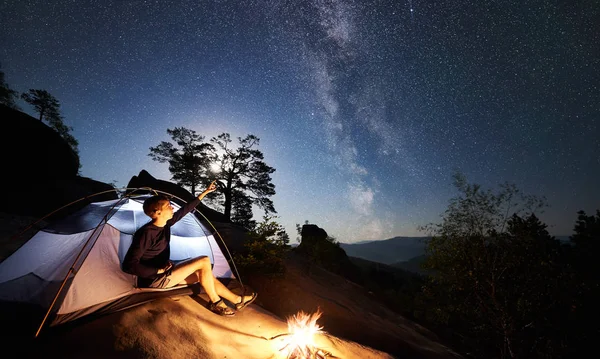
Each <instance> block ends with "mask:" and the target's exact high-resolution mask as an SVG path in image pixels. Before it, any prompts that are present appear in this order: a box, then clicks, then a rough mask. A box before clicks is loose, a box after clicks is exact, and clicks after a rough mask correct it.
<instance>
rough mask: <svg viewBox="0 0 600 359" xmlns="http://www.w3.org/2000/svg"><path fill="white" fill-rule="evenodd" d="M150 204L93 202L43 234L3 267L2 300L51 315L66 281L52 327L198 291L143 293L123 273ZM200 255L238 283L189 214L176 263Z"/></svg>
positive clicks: (175, 239)
mask: <svg viewBox="0 0 600 359" xmlns="http://www.w3.org/2000/svg"><path fill="white" fill-rule="evenodd" d="M147 197H148V196H141V197H137V198H123V199H118V200H111V201H105V202H96V203H91V204H89V205H87V206H86V207H84V208H82V209H80V210H79V211H77V212H75V213H73V214H71V215H69V216H67V217H65V218H64V219H62V220H59V221H56V222H54V223H52V224H49V225H48V226H47V227H46V228H44V229H43V230H41V231H39V232H38V233H37V234H35V235H34V236H33V237H32V238H31V239H30V240H29V241H28V242H27V243H25V244H24V245H23V246H22V247H21V248H19V250H17V251H16V252H15V253H13V254H12V255H11V256H10V257H8V258H6V259H5V260H4V261H3V262H2V263H0V300H3V301H10V302H23V303H30V304H33V305H37V306H40V307H42V308H46V309H48V308H50V306H51V305H52V301H53V300H54V298H55V297H56V295H57V293H58V291H59V288H60V287H61V285H62V283H63V281H65V285H64V286H63V289H62V290H61V291H60V295H59V296H58V299H57V301H56V303H55V304H54V307H53V314H54V318H55V320H54V321H53V322H52V323H51V324H58V323H59V322H64V321H70V320H73V319H77V318H79V317H82V316H85V315H89V314H91V313H94V312H100V311H102V312H110V311H114V310H119V309H123V307H127V306H132V305H135V304H136V302H144V301H148V300H151V298H153V297H156V296H161V295H164V294H165V293H167V294H168V295H171V294H172V293H171V292H175V291H179V292H181V291H182V289H183V291H184V292H186V293H187V292H190V290H189V288H188V289H185V288H183V287H186V286H178V287H175V288H169V289H162V290H156V289H150V288H136V287H135V283H136V278H135V276H134V275H131V274H127V273H125V272H123V271H122V270H121V264H122V261H123V258H124V257H125V254H126V253H127V250H128V249H129V246H130V245H131V240H132V236H133V233H134V232H135V231H136V230H137V229H138V228H140V227H141V226H142V225H144V224H145V223H147V222H148V221H149V218H148V217H147V216H146V215H145V214H144V213H143V209H142V203H143V200H144V199H145V198H147ZM173 206H174V207H175V209H178V208H179V207H180V206H178V205H177V204H173ZM197 256H208V257H209V258H210V261H211V263H212V264H213V273H214V275H215V276H216V277H217V278H219V279H221V280H224V281H227V280H230V279H234V278H235V277H234V275H233V273H232V271H231V268H230V266H229V263H228V262H227V259H226V258H225V256H224V255H223V252H222V251H221V249H220V247H219V246H218V245H217V243H216V241H215V238H214V236H213V234H212V233H211V231H209V230H208V228H207V227H206V226H205V225H203V224H202V223H201V222H200V221H199V220H198V218H197V217H196V216H194V215H193V214H192V213H188V214H187V215H186V216H184V217H183V218H182V219H181V220H180V221H179V222H177V223H176V224H175V225H174V226H173V227H172V229H171V260H173V261H174V262H177V261H181V260H185V259H188V258H192V257H197ZM71 268H72V271H71V272H69V270H70V269H71ZM67 274H68V275H69V276H68V278H65V277H66V276H67Z"/></svg>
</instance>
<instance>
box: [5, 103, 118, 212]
mask: <svg viewBox="0 0 600 359" xmlns="http://www.w3.org/2000/svg"><path fill="white" fill-rule="evenodd" d="M0 119H1V121H2V125H3V127H4V128H3V129H4V131H3V137H4V138H3V139H2V141H0V152H1V153H2V154H3V156H4V162H3V164H5V166H4V168H3V171H2V173H3V181H2V182H3V184H4V191H3V192H4V198H3V200H4V201H5V203H6V204H7V205H5V206H4V208H3V210H2V211H3V212H5V213H13V214H19V215H26V216H35V217H41V216H44V215H46V214H49V213H51V212H53V211H54V210H56V209H58V208H60V207H62V206H64V205H66V204H69V203H71V202H73V201H77V200H79V199H81V198H85V197H89V196H92V195H94V194H96V193H98V192H104V191H109V192H107V193H104V194H102V195H99V196H94V197H93V198H90V199H85V200H82V201H79V202H77V203H76V204H75V205H73V206H70V207H69V210H65V211H62V212H61V213H60V214H66V213H68V212H69V211H73V210H76V209H78V208H81V207H82V206H85V205H86V204H87V203H89V202H91V201H102V200H108V199H114V198H117V193H116V192H110V191H111V190H112V189H113V187H112V186H111V185H109V184H107V183H103V182H100V181H96V180H93V179H90V178H86V177H81V176H79V175H78V171H79V157H78V155H77V154H76V153H75V152H74V151H73V149H72V148H71V147H70V146H69V145H68V144H67V142H66V141H64V140H63V138H62V137H61V136H60V135H59V134H58V133H57V132H56V131H55V130H53V129H52V128H50V127H48V126H47V125H46V124H44V123H43V122H42V121H40V120H38V119H36V118H33V117H32V116H29V115H27V114H26V113H23V112H21V111H17V110H14V109H11V108H9V107H7V106H4V105H0ZM56 215H59V213H57V214H56Z"/></svg>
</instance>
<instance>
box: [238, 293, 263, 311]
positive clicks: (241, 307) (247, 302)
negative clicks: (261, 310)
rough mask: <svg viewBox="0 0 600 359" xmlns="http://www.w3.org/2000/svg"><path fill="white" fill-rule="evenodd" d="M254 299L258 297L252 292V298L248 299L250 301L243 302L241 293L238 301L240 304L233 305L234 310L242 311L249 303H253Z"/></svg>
mask: <svg viewBox="0 0 600 359" xmlns="http://www.w3.org/2000/svg"><path fill="white" fill-rule="evenodd" d="M256 297H258V293H256V292H254V293H252V298H250V299H248V300H247V301H245V302H244V294H243V293H242V295H241V298H242V299H240V302H239V303H237V304H236V305H235V309H236V310H242V309H244V308H245V307H246V306H248V305H249V304H250V303H252V302H254V301H255V300H256Z"/></svg>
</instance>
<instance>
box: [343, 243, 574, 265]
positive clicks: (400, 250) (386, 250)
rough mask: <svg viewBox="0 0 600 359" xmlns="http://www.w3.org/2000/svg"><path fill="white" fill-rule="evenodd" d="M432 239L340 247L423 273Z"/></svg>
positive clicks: (350, 252) (348, 252) (350, 244)
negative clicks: (427, 245)
mask: <svg viewBox="0 0 600 359" xmlns="http://www.w3.org/2000/svg"><path fill="white" fill-rule="evenodd" d="M554 237H555V238H556V239H557V240H559V241H561V242H563V243H568V242H569V236H567V235H562V236H554ZM430 238H431V237H394V238H390V239H385V240H381V241H362V242H357V243H340V247H342V249H344V251H346V254H347V255H348V256H349V257H355V258H362V259H366V260H369V261H372V262H378V263H383V264H388V265H391V266H393V267H396V268H401V269H405V270H409V271H411V272H421V270H420V269H419V265H420V263H421V262H423V260H424V259H425V247H426V241H427V240H429V239H430Z"/></svg>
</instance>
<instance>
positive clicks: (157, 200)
mask: <svg viewBox="0 0 600 359" xmlns="http://www.w3.org/2000/svg"><path fill="white" fill-rule="evenodd" d="M165 201H166V202H169V198H168V197H167V196H165V195H162V194H159V195H155V196H152V197H150V198H148V199H146V200H145V201H144V205H143V208H144V213H146V215H147V216H149V217H150V218H154V213H156V211H158V210H159V209H161V207H162V203H164V202H165Z"/></svg>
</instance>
